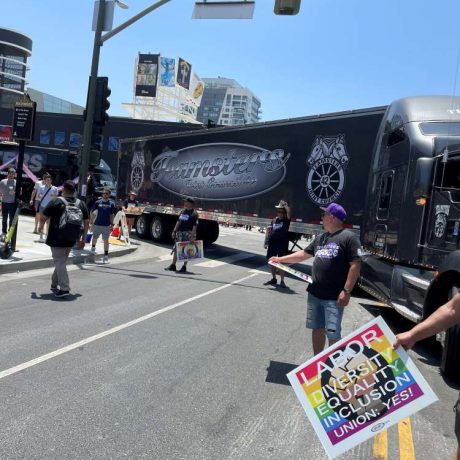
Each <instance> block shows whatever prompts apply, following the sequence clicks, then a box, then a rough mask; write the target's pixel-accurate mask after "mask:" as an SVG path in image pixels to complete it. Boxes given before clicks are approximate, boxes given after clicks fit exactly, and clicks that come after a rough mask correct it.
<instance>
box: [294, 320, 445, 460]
mask: <svg viewBox="0 0 460 460" xmlns="http://www.w3.org/2000/svg"><path fill="white" fill-rule="evenodd" d="M394 338H395V336H394V334H393V333H392V332H391V330H390V329H389V327H388V326H387V324H386V323H385V321H384V320H383V319H382V318H381V317H378V318H375V319H373V320H372V321H370V322H369V323H367V324H366V325H364V326H363V327H361V328H360V329H358V330H357V331H355V332H353V333H351V334H350V335H348V336H347V337H345V338H344V339H342V340H340V341H339V342H337V343H335V344H334V345H332V346H331V347H329V348H327V349H326V350H324V351H323V352H322V353H320V354H319V355H317V356H315V357H314V358H312V359H310V360H309V361H307V362H306V363H304V364H302V365H301V366H299V367H297V368H296V369H294V370H293V371H292V372H290V373H289V374H288V379H289V381H290V382H291V385H292V387H293V388H294V391H295V392H296V395H297V397H298V398H299V400H300V402H301V404H302V406H303V408H304V410H305V412H306V414H307V416H308V418H309V420H310V422H311V424H312V425H313V427H314V429H315V431H316V434H317V435H318V437H319V439H320V441H321V443H322V444H323V447H324V449H325V450H326V452H327V454H328V455H329V457H330V458H335V457H337V456H338V455H340V454H342V453H343V452H345V451H347V450H349V449H351V448H353V447H356V446H357V445H358V444H360V443H362V442H363V441H366V440H367V439H369V438H371V437H373V436H375V435H376V434H377V433H378V432H379V431H381V430H384V429H387V428H389V427H390V426H392V425H394V424H395V423H397V422H399V421H400V420H402V419H403V418H406V417H408V416H410V415H412V414H414V413H415V412H418V411H419V410H421V409H423V408H424V407H426V406H428V405H430V404H432V403H433V402H435V401H437V397H436V395H435V394H434V393H433V391H432V390H431V388H430V387H429V385H428V383H427V382H426V380H425V379H424V378H423V376H422V374H421V373H420V372H419V371H418V369H417V368H416V367H415V365H414V363H413V362H412V360H411V359H410V358H409V356H408V355H407V353H406V352H405V350H404V349H403V348H402V347H399V348H398V349H397V350H394V349H393V347H392V343H393V342H394Z"/></svg>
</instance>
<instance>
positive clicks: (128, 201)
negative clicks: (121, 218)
mask: <svg viewBox="0 0 460 460" xmlns="http://www.w3.org/2000/svg"><path fill="white" fill-rule="evenodd" d="M138 206H139V202H138V201H137V200H131V198H127V199H126V200H125V201H123V207H124V208H125V209H129V208H137V207H138Z"/></svg>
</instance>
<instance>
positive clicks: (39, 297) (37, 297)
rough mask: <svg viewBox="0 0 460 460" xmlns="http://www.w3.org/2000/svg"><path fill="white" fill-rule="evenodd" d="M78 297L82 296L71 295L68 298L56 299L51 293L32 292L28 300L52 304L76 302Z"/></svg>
mask: <svg viewBox="0 0 460 460" xmlns="http://www.w3.org/2000/svg"><path fill="white" fill-rule="evenodd" d="M78 297H82V295H81V294H72V293H71V294H70V295H69V296H68V297H56V296H55V295H54V294H53V293H52V292H50V293H47V294H37V293H36V292H32V293H31V294H30V298H31V299H33V300H52V301H54V302H72V301H74V300H77V299H78Z"/></svg>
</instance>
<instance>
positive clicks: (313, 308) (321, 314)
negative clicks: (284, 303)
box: [307, 294, 344, 340]
mask: <svg viewBox="0 0 460 460" xmlns="http://www.w3.org/2000/svg"><path fill="white" fill-rule="evenodd" d="M343 310H344V308H341V307H338V306H337V300H323V299H318V297H315V296H314V295H311V294H308V299H307V328H308V329H324V330H325V331H326V336H327V338H328V339H331V340H340V339H341V332H342V316H343Z"/></svg>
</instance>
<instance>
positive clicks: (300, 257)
mask: <svg viewBox="0 0 460 460" xmlns="http://www.w3.org/2000/svg"><path fill="white" fill-rule="evenodd" d="M311 257H313V256H312V255H311V254H307V253H306V252H305V251H304V250H303V249H301V250H300V251H297V252H294V253H292V254H289V255H287V256H283V257H272V258H271V259H270V262H274V263H275V264H280V263H281V264H296V263H298V262H303V261H304V260H307V259H310V258H311Z"/></svg>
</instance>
